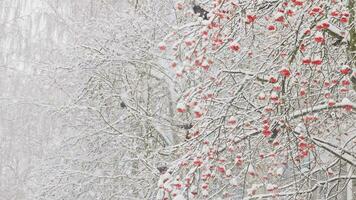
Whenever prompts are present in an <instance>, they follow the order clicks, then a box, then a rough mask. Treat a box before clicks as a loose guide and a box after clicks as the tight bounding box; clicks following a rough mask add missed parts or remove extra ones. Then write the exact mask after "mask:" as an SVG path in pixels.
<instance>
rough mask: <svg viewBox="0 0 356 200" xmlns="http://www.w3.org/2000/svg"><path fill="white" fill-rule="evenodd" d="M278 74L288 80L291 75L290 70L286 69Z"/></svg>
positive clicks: (282, 69)
mask: <svg viewBox="0 0 356 200" xmlns="http://www.w3.org/2000/svg"><path fill="white" fill-rule="evenodd" d="M278 72H279V74H280V75H282V76H283V77H286V78H288V77H289V76H290V75H291V73H290V71H289V69H288V68H286V67H282V68H281V69H280V70H279V71H278Z"/></svg>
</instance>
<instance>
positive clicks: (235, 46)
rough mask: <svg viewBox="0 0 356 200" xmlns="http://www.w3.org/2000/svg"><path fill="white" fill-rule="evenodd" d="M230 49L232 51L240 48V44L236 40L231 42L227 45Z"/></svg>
mask: <svg viewBox="0 0 356 200" xmlns="http://www.w3.org/2000/svg"><path fill="white" fill-rule="evenodd" d="M229 48H230V50H231V51H233V52H237V51H239V50H240V45H239V44H238V43H237V42H232V43H231V44H230V46H229Z"/></svg>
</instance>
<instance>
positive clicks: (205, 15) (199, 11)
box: [193, 5, 209, 20]
mask: <svg viewBox="0 0 356 200" xmlns="http://www.w3.org/2000/svg"><path fill="white" fill-rule="evenodd" d="M193 11H194V14H199V17H201V18H203V19H204V20H208V19H209V18H208V13H209V12H208V11H206V10H204V9H203V8H202V7H200V6H198V5H194V6H193Z"/></svg>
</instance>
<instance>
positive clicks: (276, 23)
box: [0, 0, 356, 200]
mask: <svg viewBox="0 0 356 200" xmlns="http://www.w3.org/2000/svg"><path fill="white" fill-rule="evenodd" d="M19 2H20V1H19ZM58 4H60V3H58V1H50V0H49V1H46V4H45V6H44V9H47V10H48V11H49V12H48V16H50V17H48V18H47V20H48V19H50V21H51V20H53V22H47V23H42V24H41V23H39V25H38V27H42V28H43V27H47V28H48V27H51V28H49V29H48V30H47V31H46V33H48V34H47V35H49V36H48V38H55V39H53V40H51V41H50V42H48V41H47V42H48V43H47V44H48V46H50V45H51V44H52V45H56V49H52V50H51V51H48V49H49V48H48V46H36V47H38V48H36V50H34V51H33V52H31V53H30V55H32V56H33V57H34V58H35V60H36V65H29V64H27V66H31V67H29V68H30V69H31V70H34V71H36V70H38V69H40V70H41V73H39V74H40V75H41V76H40V77H41V81H39V80H37V82H38V83H37V85H36V86H32V87H34V88H46V90H45V91H46V92H47V93H46V94H37V93H36V95H38V96H41V95H42V96H43V101H44V102H43V104H44V105H51V107H50V109H49V108H46V109H37V110H34V112H39V111H44V110H45V111H47V112H44V114H43V115H41V116H42V117H45V116H55V117H54V119H53V122H52V125H53V127H55V128H56V131H52V132H50V134H47V135H46V137H44V138H45V139H47V143H46V145H45V147H43V148H42V149H41V150H43V152H42V153H37V154H36V155H38V157H36V161H38V164H33V163H31V162H30V163H31V164H29V165H30V166H31V168H30V169H29V170H30V171H31V172H29V174H31V181H29V182H28V183H26V188H29V189H28V192H23V193H24V195H25V194H26V193H31V197H28V198H29V199H31V198H32V199H43V200H47V199H58V200H59V199H73V200H74V199H83V200H84V199H85V200H87V199H103V200H106V199H157V200H185V199H333V198H339V199H346V198H348V199H350V198H351V199H352V182H356V180H354V179H356V173H355V169H356V168H355V167H356V156H355V155H356V149H355V146H356V145H355V144H356V127H355V120H356V119H355V108H356V86H355V85H356V66H355V64H356V28H355V12H356V11H355V9H356V8H355V7H356V2H355V1H354V0H348V1H346V0H313V1H306V0H281V1H272V0H266V1H256V0H240V1H237V0H210V1H199V0H195V1H188V0H180V1H178V0H170V1H161V0H144V1H135V0H132V1H131V0H127V1H124V0H122V1H113V0H103V1H94V0H80V1H75V3H73V2H70V1H68V2H67V1H63V4H61V5H62V6H63V5H65V6H63V7H59V8H58ZM194 12H196V13H194ZM42 18H43V19H42ZM42 18H41V20H42V21H45V17H42ZM54 21H55V22H54ZM22 26H23V25H19V26H18V27H20V28H21V27H22ZM18 27H17V28H18ZM27 37H28V38H34V37H35V36H32V35H31V34H30V35H28V36H27ZM35 41H36V40H35ZM10 43H11V42H10ZM2 48H4V49H6V48H5V47H2ZM26 52H28V50H26ZM20 57H21V56H20ZM14 58H16V56H15V57H14ZM24 63H25V64H24V66H23V67H24V68H26V62H24ZM27 63H28V62H27ZM31 70H28V71H31ZM24 71H26V70H24ZM29 74H30V76H31V73H29ZM32 76H34V75H32ZM36 77H37V76H36ZM42 81H43V83H46V84H43V85H41V82H42ZM47 84H52V85H47ZM57 92H58V94H57ZM53 102H55V103H53ZM46 103H48V104H46ZM31 108H32V107H31ZM49 110H50V111H51V112H49ZM49 113H51V114H52V115H51V114H49ZM53 113H55V114H53ZM33 117H34V118H36V116H33ZM20 123H21V122H20ZM38 123H40V122H38ZM24 131H25V132H26V130H24ZM27 134H30V131H29V132H28V133H27V132H26V134H23V135H27ZM37 134H38V136H36V137H42V136H43V135H45V134H46V133H45V131H44V130H42V132H41V131H39V132H38V133H37ZM1 151H3V150H1ZM1 155H2V154H1ZM0 169H2V170H3V168H1V166H0ZM1 180H2V177H1V176H0V183H1ZM0 186H1V188H2V187H3V186H2V185H0ZM30 191H31V192H30ZM354 191H355V190H354ZM25 196H26V195H25Z"/></svg>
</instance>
